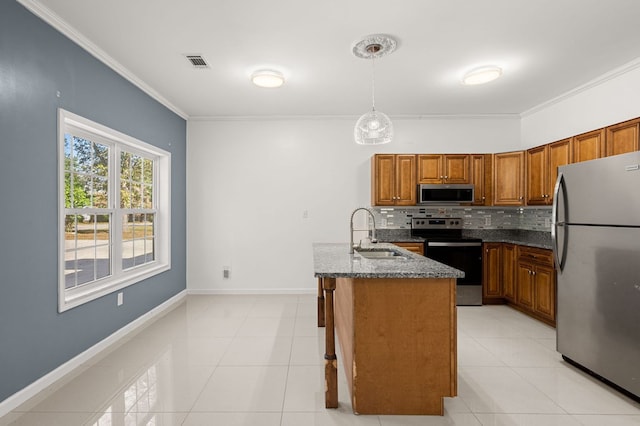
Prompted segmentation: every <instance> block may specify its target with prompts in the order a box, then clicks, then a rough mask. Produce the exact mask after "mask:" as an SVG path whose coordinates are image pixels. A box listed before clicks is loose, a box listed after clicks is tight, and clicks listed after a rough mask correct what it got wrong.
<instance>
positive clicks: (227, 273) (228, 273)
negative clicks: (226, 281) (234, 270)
mask: <svg viewBox="0 0 640 426" xmlns="http://www.w3.org/2000/svg"><path fill="white" fill-rule="evenodd" d="M230 276H231V268H229V267H228V266H225V267H223V268H222V278H229V277H230Z"/></svg>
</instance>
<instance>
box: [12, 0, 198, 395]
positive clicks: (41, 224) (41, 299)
mask: <svg viewBox="0 0 640 426" xmlns="http://www.w3.org/2000/svg"><path fill="white" fill-rule="evenodd" d="M58 92H59V96H58ZM59 107H62V108H64V109H66V110H68V111H71V112H73V113H76V114H78V115H81V116H84V117H86V118H88V119H90V120H93V121H96V122H98V123H101V124H103V125H106V126H108V127H111V128H113V129H115V130H118V131H120V132H123V133H126V134H128V135H131V136H133V137H135V138H138V139H140V140H142V141H145V142H147V143H149V144H152V145H155V146H158V147H161V148H163V149H165V150H167V151H169V152H171V155H172V158H171V165H172V170H171V186H172V195H171V209H172V211H171V220H172V235H171V244H172V246H171V252H172V260H171V266H172V269H171V270H170V271H167V272H165V273H162V274H160V275H157V276H155V277H153V278H150V279H148V280H145V281H142V282H140V283H138V284H135V285H133V286H130V287H127V288H126V289H124V304H123V305H122V306H120V307H118V306H116V294H115V293H111V294H109V295H106V296H104V297H102V298H100V299H97V300H94V301H92V302H89V303H87V304H84V305H82V306H80V307H77V308H74V309H71V310H69V311H67V312H64V313H62V314H60V313H58V299H57V291H58V283H57V276H58V265H57V258H58V257H57V256H58V253H57V250H58V248H57V236H58V231H57V208H58V207H57V206H58V203H57V193H58V188H57V159H56V153H57V151H56V149H57V148H56V147H57V109H58V108H59ZM185 168H186V121H185V120H184V119H182V118H181V117H180V116H178V115H176V114H175V113H173V112H172V111H170V110H169V109H167V108H166V107H164V106H163V105H162V104H160V103H158V102H157V101H155V100H154V99H153V98H151V97H149V96H148V95H147V94H145V93H144V92H143V91H141V90H140V89H138V88H137V87H136V86H134V85H133V84H131V83H130V82H128V81H127V80H125V79H124V78H122V77H121V76H120V75H118V74H117V73H116V72H114V71H113V70H111V69H110V68H109V67H107V66H106V65H104V64H103V63H102V62H100V61H98V60H97V59H95V58H94V57H93V56H91V55H90V54H89V53H87V52H86V51H85V50H83V49H82V48H80V47H79V46H78V45H76V44H75V43H74V42H72V41H70V40H69V39H68V38H66V37H65V36H63V35H62V34H61V33H59V32H57V31H56V30H55V29H53V28H52V27H51V26H49V25H48V24H46V23H45V22H44V21H42V20H40V19H39V18H38V17H36V16H35V15H33V14H32V13H31V12H29V11H28V10H27V9H25V8H24V7H23V6H22V5H20V4H18V3H17V2H15V1H12V0H2V1H0V401H2V400H4V399H6V398H7V397H9V396H11V395H12V394H14V393H15V392H17V391H19V390H21V389H22V388H24V387H25V386H27V385H29V384H30V383H32V382H34V381H35V380H37V379H39V378H40V377H42V376H44V375H46V374H47V373H49V372H51V371H52V370H54V369H55V368H56V367H58V366H60V365H61V364H63V363H65V362H66V361H68V360H69V359H71V358H73V357H74V356H76V355H78V354H80V353H81V352H83V351H84V350H86V349H87V348H89V347H91V346H92V345H94V344H96V343H97V342H99V341H100V340H102V339H104V338H106V337H107V336H109V335H110V334H112V333H113V332H115V331H117V330H118V329H120V328H122V327H123V326H125V325H126V324H128V323H129V322H131V321H132V320H135V319H136V318H138V317H140V316H141V315H143V314H145V313H146V312H148V311H149V310H151V309H153V308H154V307H156V306H158V305H160V304H161V303H162V302H164V301H166V300H167V299H169V298H171V297H172V296H174V295H176V294H178V293H180V292H181V291H182V290H184V289H185V288H186V255H185V251H186V170H185Z"/></svg>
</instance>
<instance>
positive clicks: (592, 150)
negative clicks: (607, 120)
mask: <svg viewBox="0 0 640 426" xmlns="http://www.w3.org/2000/svg"><path fill="white" fill-rule="evenodd" d="M604 130H605V129H599V130H594V131H591V132H587V133H583V134H581V135H578V136H574V137H573V138H572V140H573V142H572V143H573V162H574V163H580V162H581V161H588V160H595V159H596V158H601V157H604V135H605V132H604Z"/></svg>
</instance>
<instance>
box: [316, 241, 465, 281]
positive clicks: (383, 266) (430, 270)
mask: <svg viewBox="0 0 640 426" xmlns="http://www.w3.org/2000/svg"><path fill="white" fill-rule="evenodd" d="M370 247H371V248H379V249H392V250H394V251H399V252H401V253H402V256H403V258H402V259H397V258H396V259H367V258H364V257H362V256H360V255H358V254H357V253H356V254H350V253H349V244H348V243H339V244H331V243H314V244H313V272H314V276H316V277H323V278H324V277H327V278H463V277H464V272H462V271H460V270H458V269H455V268H451V267H450V266H447V265H444V264H442V263H440V262H436V261H435V260H432V259H429V258H427V257H424V256H420V255H419V254H415V253H412V252H410V251H408V250H405V249H403V248H401V247H398V246H395V245H393V244H389V243H377V244H372V245H371V246H370ZM367 248H369V247H367Z"/></svg>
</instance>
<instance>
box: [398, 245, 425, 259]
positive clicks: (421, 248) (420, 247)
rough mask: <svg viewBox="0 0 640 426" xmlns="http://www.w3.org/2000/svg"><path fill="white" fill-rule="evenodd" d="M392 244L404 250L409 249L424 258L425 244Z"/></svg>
mask: <svg viewBox="0 0 640 426" xmlns="http://www.w3.org/2000/svg"><path fill="white" fill-rule="evenodd" d="M391 244H395V245H397V246H398V247H402V248H403V249H407V250H409V251H411V252H414V253H417V254H419V255H420V256H424V243H418V242H416V243H411V242H401V243H400V242H398V243H396V242H392V243H391Z"/></svg>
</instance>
